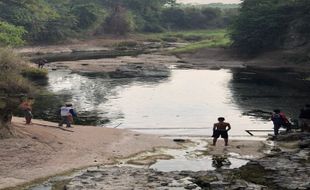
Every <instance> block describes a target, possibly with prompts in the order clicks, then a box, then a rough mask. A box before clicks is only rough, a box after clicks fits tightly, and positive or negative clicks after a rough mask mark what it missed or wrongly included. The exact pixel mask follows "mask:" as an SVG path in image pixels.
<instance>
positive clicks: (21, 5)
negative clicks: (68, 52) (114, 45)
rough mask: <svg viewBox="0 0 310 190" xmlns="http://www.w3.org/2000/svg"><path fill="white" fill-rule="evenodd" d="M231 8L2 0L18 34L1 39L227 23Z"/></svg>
mask: <svg viewBox="0 0 310 190" xmlns="http://www.w3.org/2000/svg"><path fill="white" fill-rule="evenodd" d="M232 13H233V14H234V13H235V12H234V11H230V12H229V11H227V10H226V9H225V10H223V9H220V8H210V7H198V6H197V7H195V6H184V5H180V4H177V3H176V1H175V0H152V1H150V0H88V1H84V0H5V1H0V21H1V22H2V23H6V24H2V25H1V27H2V31H4V30H12V34H14V35H13V36H14V37H13V36H11V37H8V36H5V37H2V38H3V39H2V43H4V44H6V43H8V41H7V42H4V41H5V40H8V39H9V38H11V40H12V39H13V38H14V39H15V42H14V43H13V44H17V45H18V44H21V42H23V40H25V41H27V42H30V43H37V42H58V41H61V40H64V39H66V38H68V37H73V38H74V37H78V36H82V35H84V34H87V35H88V34H91V35H92V34H102V33H113V34H120V35H124V34H126V33H128V32H162V31H165V30H175V29H204V28H220V27H226V26H227V25H228V24H229V22H230V20H231V19H230V17H231V15H233V14H232ZM4 27H5V29H4ZM22 29H23V30H22ZM13 30H14V32H13ZM1 35H7V33H5V32H2V34H1ZM88 36H89V35H88ZM18 38H19V40H17V41H16V39H18ZM10 43H12V42H10Z"/></svg>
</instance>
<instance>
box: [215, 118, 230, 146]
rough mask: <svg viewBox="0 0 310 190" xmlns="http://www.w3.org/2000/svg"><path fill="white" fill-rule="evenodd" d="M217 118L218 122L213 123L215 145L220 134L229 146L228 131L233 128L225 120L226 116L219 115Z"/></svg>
mask: <svg viewBox="0 0 310 190" xmlns="http://www.w3.org/2000/svg"><path fill="white" fill-rule="evenodd" d="M217 120H218V123H215V124H214V125H213V135H212V137H213V146H215V145H216V141H217V139H218V138H219V137H220V136H221V138H223V139H224V141H225V146H228V131H229V130H230V129H231V126H230V124H229V123H226V122H224V121H225V118H224V117H219V118H218V119H217Z"/></svg>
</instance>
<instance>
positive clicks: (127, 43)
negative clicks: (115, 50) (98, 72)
mask: <svg viewBox="0 0 310 190" xmlns="http://www.w3.org/2000/svg"><path fill="white" fill-rule="evenodd" d="M138 45H139V43H138V42H136V41H132V40H130V41H122V42H120V43H118V44H117V47H137V46H138Z"/></svg>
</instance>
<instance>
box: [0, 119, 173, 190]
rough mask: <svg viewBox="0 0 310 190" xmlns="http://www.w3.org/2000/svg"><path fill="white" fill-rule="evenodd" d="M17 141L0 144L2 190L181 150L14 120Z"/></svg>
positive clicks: (140, 138)
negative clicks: (116, 161) (162, 151)
mask: <svg viewBox="0 0 310 190" xmlns="http://www.w3.org/2000/svg"><path fill="white" fill-rule="evenodd" d="M13 125H14V130H15V132H16V135H17V137H16V138H11V139H4V140H1V141H0V144H1V146H0V149H1V150H0V160H1V165H0V189H2V188H5V187H12V186H16V185H20V184H24V183H27V182H30V181H33V180H36V179H39V178H45V177H48V176H52V175H55V174H59V173H63V172H66V171H70V170H73V169H79V168H83V167H86V166H91V165H98V164H111V163H113V162H114V159H115V158H120V157H128V156H130V155H133V154H136V153H139V152H142V151H146V150H152V149H153V148H155V147H178V146H177V144H175V143H174V142H173V141H172V140H168V139H161V138H159V137H158V136H154V135H141V134H138V133H134V132H130V131H128V130H124V129H122V130H120V129H113V128H112V129H111V128H103V127H91V126H74V128H72V129H70V130H67V129H60V128H58V127H57V124H56V123H51V122H46V121H41V120H33V124H32V125H27V126H26V125H24V121H23V119H22V118H14V119H13Z"/></svg>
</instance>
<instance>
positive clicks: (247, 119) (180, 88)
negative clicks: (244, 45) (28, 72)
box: [48, 70, 309, 136]
mask: <svg viewBox="0 0 310 190" xmlns="http://www.w3.org/2000/svg"><path fill="white" fill-rule="evenodd" d="M286 75H289V74H284V76H282V75H271V76H272V77H273V78H274V76H277V77H278V76H279V77H280V78H283V77H286V78H288V77H287V76H286ZM289 76H292V74H290V75H289ZM296 80H297V81H296V83H298V84H299V85H301V84H300V81H299V80H298V79H296ZM279 84H281V85H279ZM48 89H49V90H50V91H52V92H53V93H56V94H57V95H58V97H59V98H60V99H61V101H63V102H65V101H71V102H73V104H74V105H75V107H76V108H77V110H78V111H79V112H80V113H82V117H85V118H90V117H89V116H92V117H91V118H93V120H94V121H96V124H97V125H102V124H103V123H106V122H107V121H110V122H109V123H107V124H105V126H108V127H114V126H118V125H119V124H121V125H120V126H119V127H120V128H129V129H132V130H136V131H140V132H145V133H156V134H162V135H168V136H171V135H173V136H176V135H185V136H210V135H211V133H212V126H213V123H214V122H216V119H217V117H219V116H224V117H226V118H227V121H228V122H230V123H231V124H232V128H233V130H232V131H231V132H230V134H231V135H233V136H246V135H247V134H246V133H245V132H244V130H245V129H271V127H272V124H271V123H270V121H267V120H266V118H263V117H259V116H255V115H252V116H247V115H245V114H244V112H247V111H251V110H257V109H260V110H263V111H269V110H272V109H273V108H274V107H279V108H281V109H283V110H285V111H288V112H289V113H290V114H291V113H293V114H292V115H294V114H295V115H296V113H297V112H298V109H299V107H300V106H301V105H302V104H304V103H305V102H307V101H309V97H308V95H309V91H307V90H304V91H300V89H299V88H296V85H292V86H289V85H283V81H282V82H281V80H280V83H279V82H278V81H277V80H271V79H270V78H268V77H266V76H265V73H262V74H260V73H259V72H257V71H251V70H232V71H231V70H217V71H214V70H173V71H172V74H171V77H169V78H167V79H148V80H146V79H145V78H140V79H108V78H102V77H95V76H93V77H90V76H82V75H79V74H75V73H70V71H53V72H51V73H50V74H49V86H48ZM279 105H281V106H279Z"/></svg>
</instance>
